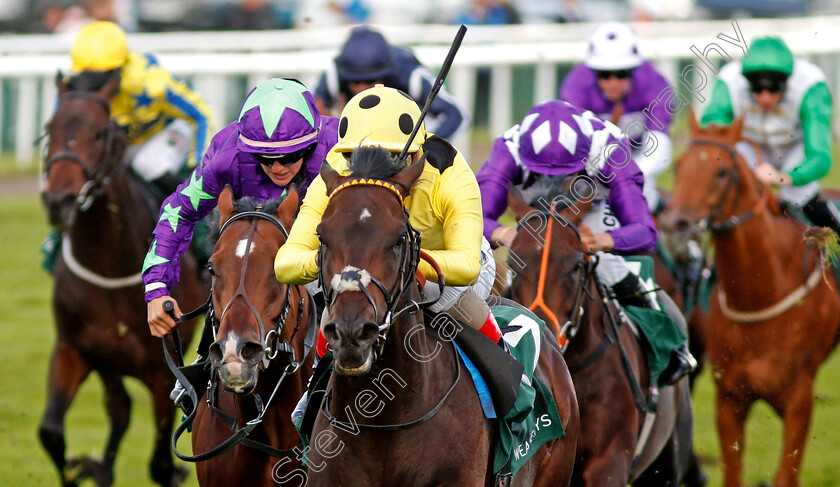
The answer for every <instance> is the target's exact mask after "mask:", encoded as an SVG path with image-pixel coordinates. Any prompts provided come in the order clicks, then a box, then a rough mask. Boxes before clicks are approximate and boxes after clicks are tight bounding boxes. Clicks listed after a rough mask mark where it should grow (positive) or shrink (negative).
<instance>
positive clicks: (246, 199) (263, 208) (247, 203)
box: [207, 196, 286, 245]
mask: <svg viewBox="0 0 840 487" xmlns="http://www.w3.org/2000/svg"><path fill="white" fill-rule="evenodd" d="M285 199H286V198H285V197H279V198H273V199H270V200H268V201H257V200H255V199H253V198H251V197H250V196H243V197H242V198H239V199H238V200H236V201H234V202H233V210H234V211H235V212H236V213H243V212H246V211H259V212H260V213H268V214H273V213H274V212H276V211H277V208H279V207H280V205H281V204H282V203H283V201H284V200H285ZM210 228H211V230H210V233H209V234H208V235H207V238H208V240H209V242H210V243H211V244H213V245H215V244H216V242H218V241H219V232H221V215H220V214H219V211H218V209H216V210H215V211H213V215H212V216H211V217H210Z"/></svg>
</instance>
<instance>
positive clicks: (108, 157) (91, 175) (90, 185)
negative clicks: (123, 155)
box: [44, 91, 122, 211]
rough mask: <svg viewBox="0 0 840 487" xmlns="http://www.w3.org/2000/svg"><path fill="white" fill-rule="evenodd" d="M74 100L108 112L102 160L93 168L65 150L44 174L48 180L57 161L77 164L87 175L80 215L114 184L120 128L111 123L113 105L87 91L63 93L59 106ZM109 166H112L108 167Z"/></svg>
mask: <svg viewBox="0 0 840 487" xmlns="http://www.w3.org/2000/svg"><path fill="white" fill-rule="evenodd" d="M71 98H82V99H86V100H91V101H94V102H96V104H98V105H99V106H101V107H102V108H103V109H105V114H106V115H107V117H108V120H109V121H108V126H107V129H106V133H105V135H106V139H105V150H104V151H103V152H102V157H100V158H99V160H98V161H95V164H91V163H89V162H88V161H86V160H85V159H84V158H82V157H81V156H79V155H78V154H76V153H75V152H73V151H70V150H63V151H60V152H57V153H55V154H53V155H51V156H49V157H48V158H47V159H46V161H45V162H44V174H45V175H47V176H49V174H50V170H51V169H52V167H53V166H54V165H55V164H56V163H57V162H58V161H71V162H74V163H76V164H77V165H78V166H79V168H80V169H81V170H82V172H83V173H84V175H85V182H84V184H82V188H81V189H80V190H79V194H78V195H77V196H76V208H78V210H79V211H87V210H88V209H90V207H91V205H92V204H93V201H94V199H96V197H97V196H99V195H100V194H102V192H103V191H104V189H105V187H107V186H108V184H109V183H110V181H111V176H112V175H113V173H114V172H115V171H117V170H118V169H119V168H121V167H122V164H120V163H119V161H112V159H113V156H114V139H115V137H116V136H117V131H118V130H119V127H118V126H117V124H116V123H115V122H114V121H113V120H111V102H109V101H108V100H106V99H105V98H104V97H102V96H100V95H97V94H96V93H89V92H84V91H69V92H67V93H64V94H63V95H61V97H60V98H59V105H60V104H61V103H62V102H63V101H66V100H69V99H71ZM109 162H110V164H109Z"/></svg>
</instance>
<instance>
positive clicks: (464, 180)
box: [418, 153, 482, 286]
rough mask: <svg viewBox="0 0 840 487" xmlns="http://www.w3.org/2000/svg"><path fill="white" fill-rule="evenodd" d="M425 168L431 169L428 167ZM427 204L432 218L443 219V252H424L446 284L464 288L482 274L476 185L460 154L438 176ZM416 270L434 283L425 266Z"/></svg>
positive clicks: (430, 272) (430, 269)
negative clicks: (436, 266) (434, 263)
mask: <svg viewBox="0 0 840 487" xmlns="http://www.w3.org/2000/svg"><path fill="white" fill-rule="evenodd" d="M427 167H431V166H430V165H429V164H428V163H427ZM432 169H433V170H434V171H437V169H435V168H432ZM421 177H422V176H421ZM430 203H431V205H432V210H433V212H434V214H435V216H437V217H438V218H441V219H442V227H443V246H444V249H442V250H430V249H424V250H426V252H427V253H428V254H429V255H430V256H431V257H432V258H433V259H434V260H435V261H436V262H437V263H438V265H439V266H440V269H441V271H442V272H443V274H444V276H445V277H446V284H449V285H453V286H466V285H468V284H470V283H471V282H472V281H474V280H475V279H476V278H477V277H478V273H479V271H480V270H481V233H482V216H481V194H480V192H479V189H478V183H477V182H476V179H475V175H474V174H473V172H472V170H471V169H470V167H469V165H467V162H466V161H465V160H464V158H463V157H462V156H461V154H460V153H459V154H458V155H457V156H456V158H455V161H454V163H453V164H452V166H451V167H449V168H448V169H446V170H445V171H444V172H443V173H442V174H441V175H440V178H439V179H438V182H437V185H436V187H435V189H434V190H433V193H432V198H431V201H430ZM418 269H419V270H420V272H422V273H423V275H424V276H426V278H427V279H430V280H432V281H435V282H437V273H435V271H434V270H433V269H432V267H431V265H429V264H428V263H427V262H425V261H420V264H419V265H418Z"/></svg>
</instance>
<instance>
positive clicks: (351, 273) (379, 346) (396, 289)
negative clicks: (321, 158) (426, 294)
mask: <svg viewBox="0 0 840 487" xmlns="http://www.w3.org/2000/svg"><path fill="white" fill-rule="evenodd" d="M415 164H417V163H415ZM353 186H378V187H381V188H385V189H387V190H389V192H390V193H391V194H393V195H394V196H395V197H396V199H397V202H398V203H399V205H400V209H401V210H402V212H403V215H405V232H404V233H403V237H402V238H401V239H400V242H399V246H400V266H399V270H398V271H397V278H396V279H395V280H394V284H393V285H392V286H391V287H390V288H389V287H388V286H386V285H385V284H383V283H382V281H381V280H379V279H377V278H376V277H374V276H371V275H369V274H368V273H367V272H366V271H364V275H363V274H362V272H360V270H359V269H355V268H352V269H351V268H349V267H348V268H345V269H344V270H343V271H342V272H341V274H340V278H341V280H342V281H345V282H353V283H355V284H356V288H357V289H358V290H359V291H361V292H362V294H364V296H365V298H366V299H367V301H368V303H369V304H370V305H371V307H373V315H374V316H375V317H376V319H377V320H379V319H380V318H379V317H380V316H383V317H382V319H381V323H378V327H379V334H378V336H377V338H376V346H375V347H374V353H375V354H376V356H375V357H374V358H378V356H381V354H382V351H383V349H384V347H385V340H386V339H387V337H388V332H389V331H390V329H391V324H392V323H393V322H395V321H397V320H398V319H399V318H401V317H402V316H403V315H405V314H415V313H417V312H419V311H420V310H422V309H423V308H426V307H428V306H431V305H433V304H434V303H435V302H437V300H438V299H439V297H438V298H435V299H432V300H428V301H423V302H417V301H415V300H413V299H412V300H411V301H410V303H408V304H407V305H406V306H404V307H403V308H402V309H399V311H397V308H398V306H399V305H400V303H401V302H402V300H403V297H404V296H405V294H406V291H408V289H409V286H411V285H412V284H413V282H414V275H415V273H416V271H417V265H418V264H419V263H420V259H421V254H422V252H421V250H420V232H419V231H418V230H416V229H415V228H414V227H412V226H411V223H410V221H409V219H408V211H407V210H406V208H405V201H404V200H403V196H402V194H401V193H400V192H399V190H398V189H397V188H396V186H394V184H392V183H390V182H388V181H385V180H381V179H364V178H359V179H351V180H350V181H347V182H345V183H343V184H341V185H340V186H338V187H337V188H335V189H334V190H333V191H332V193H330V196H329V200H328V203H327V205H328V206H329V203H330V202H332V199H333V198H334V197H335V196H336V195H337V194H338V193H339V192H341V191H343V190H345V189H347V188H350V187H353ZM319 238H320V237H319ZM326 250H327V246H326V245H325V244H324V241H323V240H321V241H320V244H319V247H318V282H319V284H320V285H321V289H323V290H324V296H325V298H326V312H327V313H329V310H330V308H331V307H332V305H333V304H335V301H336V299H338V294H339V293H337V292H336V290H335V289H333V288H332V287H330V286H328V284H329V281H328V280H327V279H326V278H325V277H324V253H325V252H326ZM430 263H433V261H430ZM436 265H437V264H433V266H436ZM435 270H436V272H437V273H438V286H439V288H440V294H442V293H443V287H444V285H445V283H444V277H443V274H442V273H441V272H440V269H439V268H436V269H435ZM368 279H369V282H370V283H373V284H374V285H375V286H376V288H377V289H379V291H380V292H381V293H382V296H383V298H384V299H385V313H384V315H380V313H379V309H378V308H377V306H376V301H374V299H373V296H371V294H370V291H369V290H368V287H367V283H366V282H364V281H368Z"/></svg>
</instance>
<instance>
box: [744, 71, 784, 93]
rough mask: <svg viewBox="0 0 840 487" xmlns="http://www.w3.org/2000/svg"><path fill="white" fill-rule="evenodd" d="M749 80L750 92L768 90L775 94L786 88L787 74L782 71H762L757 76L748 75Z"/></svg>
mask: <svg viewBox="0 0 840 487" xmlns="http://www.w3.org/2000/svg"><path fill="white" fill-rule="evenodd" d="M747 81H749V84H750V93H756V94H758V93H761V92H762V91H765V90H766V91H769V92H770V93H774V94H775V93H781V92H782V91H784V90H785V85H786V84H787V76H784V75H783V74H782V73H761V74H760V75H757V76H756V75H753V76H749V75H748V76H747Z"/></svg>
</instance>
